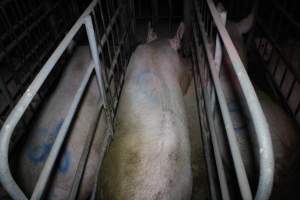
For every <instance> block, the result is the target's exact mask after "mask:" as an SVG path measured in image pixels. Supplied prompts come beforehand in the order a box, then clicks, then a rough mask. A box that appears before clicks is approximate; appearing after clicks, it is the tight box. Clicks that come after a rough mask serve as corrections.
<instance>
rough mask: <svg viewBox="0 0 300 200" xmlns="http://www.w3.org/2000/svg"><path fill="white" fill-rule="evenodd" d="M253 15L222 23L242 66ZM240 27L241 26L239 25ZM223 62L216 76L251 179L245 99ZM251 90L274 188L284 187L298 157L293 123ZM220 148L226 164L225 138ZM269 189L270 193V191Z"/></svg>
mask: <svg viewBox="0 0 300 200" xmlns="http://www.w3.org/2000/svg"><path fill="white" fill-rule="evenodd" d="M218 10H219V11H220V12H222V8H221V6H218ZM253 20H254V16H253V13H251V14H250V15H249V16H248V17H247V18H246V19H243V20H242V21H241V22H239V23H237V24H235V23H233V22H228V23H227V25H226V28H227V31H228V33H229V35H230V36H231V38H232V41H233V42H234V45H235V47H236V48H237V50H238V52H239V54H240V56H241V59H242V61H243V62H244V64H245V67H246V69H247V68H249V67H248V58H247V56H246V49H245V46H246V45H245V44H244V38H243V35H242V34H245V33H247V31H249V30H250V28H251V26H252V25H253ZM241 27H242V28H241ZM224 60H225V62H224V63H223V65H224V66H223V67H224V69H222V70H221V74H220V79H221V83H222V86H223V89H224V93H225V97H226V100H227V103H228V108H229V111H230V114H231V117H232V118H233V125H234V129H235V132H236V136H237V140H238V143H239V147H240V150H241V155H242V157H243V162H244V164H245V167H246V172H247V175H248V177H249V179H250V181H251V179H252V181H254V180H253V172H254V167H255V162H254V161H253V159H254V157H253V152H251V150H250V147H251V145H252V144H251V142H250V138H249V130H248V122H247V118H246V117H244V115H243V114H244V113H243V109H242V106H241V105H242V104H243V102H244V101H245V100H243V99H240V98H237V97H236V96H241V95H240V94H237V93H238V92H239V91H238V90H235V89H236V88H237V86H236V85H235V80H234V77H233V76H232V75H231V74H230V73H231V72H230V67H229V66H228V63H230V61H229V58H228V57H226V56H225V58H224ZM254 86H255V90H256V94H257V97H258V99H259V101H260V104H261V107H262V109H263V112H264V114H265V117H266V120H267V122H268V124H269V128H270V134H271V135H270V136H271V140H272V144H273V151H274V160H275V174H274V188H275V189H274V191H276V189H277V188H279V187H282V186H284V184H283V183H286V182H287V181H288V180H287V178H288V177H289V174H291V173H293V172H291V169H292V168H293V165H295V163H297V160H299V158H300V157H299V155H300V154H299V149H298V146H299V135H298V129H297V127H296V125H295V124H294V123H293V121H292V120H291V118H290V116H289V115H288V114H287V113H286V111H285V110H283V108H282V107H281V106H280V105H279V104H278V103H277V102H276V101H275V100H273V99H272V98H271V97H270V96H269V95H267V94H266V93H265V92H263V91H262V90H260V89H259V88H258V87H257V86H256V85H254ZM219 142H220V147H221V148H222V152H223V154H222V157H223V160H224V162H225V163H227V164H228V162H229V160H228V157H227V156H226V155H225V152H227V150H226V149H225V138H224V137H222V136H221V137H220V139H219ZM274 191H273V193H274Z"/></svg>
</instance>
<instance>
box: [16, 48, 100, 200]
mask: <svg viewBox="0 0 300 200" xmlns="http://www.w3.org/2000/svg"><path fill="white" fill-rule="evenodd" d="M90 61H91V58H90V53H89V48H88V46H82V47H78V48H77V50H76V51H75V53H74V56H73V58H72V60H71V62H70V63H69V65H68V66H67V68H66V69H65V71H64V72H63V74H62V77H61V79H60V81H59V83H58V85H57V87H56V89H55V91H54V92H53V93H52V94H51V95H50V96H49V98H48V99H47V101H46V102H45V103H44V104H43V106H42V108H41V110H40V111H39V113H38V114H37V116H36V118H35V120H33V121H34V122H33V125H32V128H31V129H30V131H29V133H28V134H27V135H26V139H25V140H24V141H23V142H22V145H20V146H21V147H20V149H19V150H18V151H19V152H20V153H18V154H19V155H18V157H17V161H16V163H15V164H14V167H15V168H17V169H16V172H15V173H16V179H17V183H19V184H20V186H21V188H22V189H23V190H24V192H25V193H26V195H28V197H29V196H30V195H31V193H32V191H33V188H34V186H35V184H36V181H37V179H38V177H39V174H40V172H41V169H42V167H43V165H44V163H45V161H46V159H47V157H48V155H49V153H50V150H51V148H52V146H53V143H54V140H55V138H56V136H57V134H58V131H59V129H60V128H61V126H62V123H63V121H64V118H65V116H66V114H67V111H68V109H69V107H70V104H71V102H72V100H73V98H74V95H75V93H76V91H77V89H78V88H79V85H80V82H81V80H82V79H83V76H84V74H85V72H86V70H87V69H88V64H89V62H90ZM98 101H99V92H98V87H97V84H96V80H95V77H93V78H92V80H91V83H90V85H89V86H88V90H87V92H86V95H85V96H84V97H83V101H82V104H81V106H80V109H79V111H78V114H77V115H76V120H75V121H74V123H73V125H72V127H71V128H70V131H69V133H68V135H69V137H68V138H67V139H66V142H65V148H64V149H63V151H62V154H63V155H62V157H61V158H60V159H59V161H58V165H57V167H56V168H55V169H56V170H54V171H53V173H52V175H51V179H50V184H49V190H48V191H47V192H46V195H45V198H46V199H67V198H68V195H69V193H70V191H71V187H72V183H73V180H74V177H75V172H76V169H77V165H78V162H79V159H80V156H81V153H82V150H83V147H84V144H85V139H86V136H87V134H88V132H89V128H90V126H91V121H92V119H93V116H94V115H95V114H96V112H97V109H96V107H97V104H98ZM103 123H104V122H102V121H101V124H102V125H100V126H99V128H98V129H97V132H96V135H95V138H94V142H93V146H92V149H91V152H90V156H89V160H88V163H87V166H86V171H85V174H84V177H83V182H82V184H81V186H82V187H81V189H80V192H79V199H86V198H88V196H89V195H90V193H91V191H92V188H93V183H94V181H93V180H94V177H95V175H96V169H97V160H98V159H99V155H98V154H99V151H100V148H99V145H100V144H101V137H102V136H101V133H102V132H103V129H104V128H105V126H104V125H103ZM100 129H101V130H102V131H101V130H100Z"/></svg>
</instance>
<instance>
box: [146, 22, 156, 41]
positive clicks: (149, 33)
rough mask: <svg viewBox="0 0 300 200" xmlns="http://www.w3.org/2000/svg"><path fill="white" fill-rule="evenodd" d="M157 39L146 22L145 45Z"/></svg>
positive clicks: (149, 23)
mask: <svg viewBox="0 0 300 200" xmlns="http://www.w3.org/2000/svg"><path fill="white" fill-rule="evenodd" d="M156 39H157V34H156V33H155V32H154V30H153V28H152V26H151V22H148V33H147V40H146V43H148V42H151V41H153V40H156Z"/></svg>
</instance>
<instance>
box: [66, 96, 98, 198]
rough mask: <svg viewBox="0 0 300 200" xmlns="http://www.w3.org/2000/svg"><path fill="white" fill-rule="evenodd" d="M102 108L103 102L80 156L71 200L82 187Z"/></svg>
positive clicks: (70, 196)
mask: <svg viewBox="0 0 300 200" xmlns="http://www.w3.org/2000/svg"><path fill="white" fill-rule="evenodd" d="M102 108H103V104H102V102H101V103H99V104H98V105H97V112H96V113H95V115H94V116H93V119H92V122H91V126H90V129H89V132H88V135H87V138H86V140H85V143H84V149H83V151H82V154H81V156H80V160H79V164H78V167H77V169H76V173H75V178H74V181H73V184H72V189H71V192H70V194H69V197H68V199H69V200H75V199H76V198H77V194H78V191H79V186H80V183H81V180H82V177H83V173H84V170H85V167H86V164H87V161H88V156H89V154H90V151H91V148H92V145H93V140H94V137H95V133H96V128H97V125H98V121H99V119H100V117H101V114H102V110H103V109H102Z"/></svg>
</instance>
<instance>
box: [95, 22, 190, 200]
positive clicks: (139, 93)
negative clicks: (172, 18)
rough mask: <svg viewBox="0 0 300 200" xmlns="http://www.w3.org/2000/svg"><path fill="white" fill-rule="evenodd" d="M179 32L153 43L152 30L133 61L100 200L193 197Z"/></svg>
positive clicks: (104, 169)
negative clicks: (178, 51)
mask: <svg viewBox="0 0 300 200" xmlns="http://www.w3.org/2000/svg"><path fill="white" fill-rule="evenodd" d="M183 32H184V24H183V23H181V24H180V26H179V28H178V30H177V34H176V36H175V37H174V38H173V39H156V36H155V34H154V32H153V31H151V29H150V30H149V32H148V33H149V34H148V37H147V38H148V41H147V43H146V44H142V45H140V46H138V47H137V49H136V50H135V51H134V53H133V54H132V56H131V59H130V62H129V65H128V69H127V73H126V78H125V83H124V88H123V91H122V95H121V98H120V104H119V107H118V112H117V118H116V131H115V135H114V138H113V141H112V143H111V145H110V147H109V149H108V152H107V154H106V155H105V158H104V160H103V164H102V168H101V171H100V179H99V181H100V187H99V188H98V197H101V199H110V200H114V199H120V200H126V199H130V200H135V199H136V200H139V199H149V200H150V199H151V200H154V199H161V200H176V199H190V198H191V192H192V172H191V158H190V156H191V155H190V154H191V153H190V142H189V135H188V125H187V119H186V113H185V112H186V111H185V108H184V102H183V91H184V90H186V89H187V87H186V85H185V84H183V83H184V82H185V81H183V78H184V75H185V70H184V69H183V66H182V62H181V60H180V57H179V55H178V53H177V50H178V49H179V48H180V41H181V38H182V35H183ZM187 85H188V84H187Z"/></svg>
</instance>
